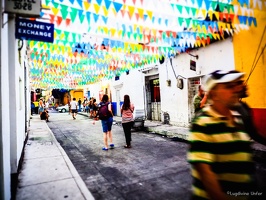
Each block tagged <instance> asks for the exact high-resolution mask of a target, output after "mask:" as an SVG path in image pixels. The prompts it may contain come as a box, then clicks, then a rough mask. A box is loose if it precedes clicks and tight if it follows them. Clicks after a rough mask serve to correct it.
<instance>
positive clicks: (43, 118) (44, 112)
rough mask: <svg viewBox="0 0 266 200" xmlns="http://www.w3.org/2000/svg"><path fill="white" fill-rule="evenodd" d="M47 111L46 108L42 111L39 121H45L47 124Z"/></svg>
mask: <svg viewBox="0 0 266 200" xmlns="http://www.w3.org/2000/svg"><path fill="white" fill-rule="evenodd" d="M48 113H49V112H48V110H47V109H46V108H44V109H43V112H42V114H41V115H40V117H41V120H46V122H49V114H48Z"/></svg>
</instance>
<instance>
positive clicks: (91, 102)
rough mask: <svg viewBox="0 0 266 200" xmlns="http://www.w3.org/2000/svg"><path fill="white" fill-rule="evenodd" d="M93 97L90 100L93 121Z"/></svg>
mask: <svg viewBox="0 0 266 200" xmlns="http://www.w3.org/2000/svg"><path fill="white" fill-rule="evenodd" d="M93 99H94V98H93V97H91V98H90V101H89V105H88V107H89V112H90V116H89V117H90V118H91V119H92V118H93Z"/></svg>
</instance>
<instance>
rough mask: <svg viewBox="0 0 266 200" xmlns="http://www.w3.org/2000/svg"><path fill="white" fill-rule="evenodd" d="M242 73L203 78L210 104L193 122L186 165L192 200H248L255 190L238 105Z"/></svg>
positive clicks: (247, 140)
mask: <svg viewBox="0 0 266 200" xmlns="http://www.w3.org/2000/svg"><path fill="white" fill-rule="evenodd" d="M243 77H244V74H243V73H231V72H224V71H221V70H217V71H215V72H213V73H211V74H209V75H207V76H206V77H205V85H204V89H205V91H206V92H207V93H208V99H209V100H210V104H209V105H206V106H205V107H204V108H203V109H202V110H201V112H199V113H197V116H196V117H195V118H194V119H193V122H192V126H191V129H190V132H191V133H190V135H189V145H190V146H189V151H188V161H189V163H190V164H191V174H192V177H193V189H192V190H193V195H192V199H232V198H235V197H236V196H235V195H237V196H238V197H239V198H241V199H248V198H250V196H248V194H250V192H256V190H255V180H254V174H255V166H254V163H253V160H252V149H251V144H252V141H251V140H250V137H249V135H248V133H247V131H246V130H245V127H244V125H243V121H242V119H241V115H240V114H239V113H238V112H236V111H233V110H232V109H231V108H232V107H233V106H235V104H238V103H239V92H240V90H241V87H240V85H241V84H243V80H242V79H243Z"/></svg>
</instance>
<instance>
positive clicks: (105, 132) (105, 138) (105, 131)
mask: <svg viewBox="0 0 266 200" xmlns="http://www.w3.org/2000/svg"><path fill="white" fill-rule="evenodd" d="M101 122H102V129H103V143H104V147H103V148H102V150H105V151H106V150H108V125H107V120H102V121H101Z"/></svg>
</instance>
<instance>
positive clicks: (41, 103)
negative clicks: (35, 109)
mask: <svg viewBox="0 0 266 200" xmlns="http://www.w3.org/2000/svg"><path fill="white" fill-rule="evenodd" d="M43 111H44V102H43V98H42V97H41V98H40V100H39V114H40V117H41V114H42V112H43Z"/></svg>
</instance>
